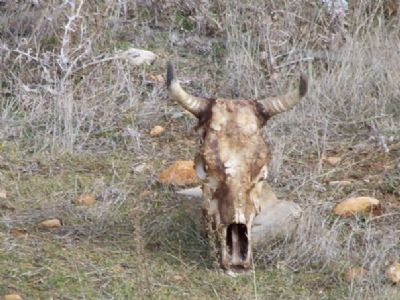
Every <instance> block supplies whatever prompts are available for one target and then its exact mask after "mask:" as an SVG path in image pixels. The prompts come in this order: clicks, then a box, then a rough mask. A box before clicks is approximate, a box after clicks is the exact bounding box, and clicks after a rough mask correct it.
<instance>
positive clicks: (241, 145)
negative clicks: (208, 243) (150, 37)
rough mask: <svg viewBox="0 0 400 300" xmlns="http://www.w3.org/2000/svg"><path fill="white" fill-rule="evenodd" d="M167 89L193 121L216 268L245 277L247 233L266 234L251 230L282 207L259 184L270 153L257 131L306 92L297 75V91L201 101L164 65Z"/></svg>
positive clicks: (263, 184) (248, 259)
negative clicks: (216, 243) (217, 252)
mask: <svg viewBox="0 0 400 300" xmlns="http://www.w3.org/2000/svg"><path fill="white" fill-rule="evenodd" d="M167 87H168V90H169V94H170V98H171V99H172V100H174V101H176V102H177V103H179V104H180V105H181V106H182V107H183V108H185V109H186V110H187V111H189V112H190V113H192V114H193V115H194V116H196V117H197V118H198V120H199V124H198V127H197V128H198V131H199V133H200V142H201V146H200V151H199V153H198V154H197V156H196V159H195V165H196V171H197V174H198V176H199V178H200V179H201V180H202V183H203V186H202V189H203V209H204V211H205V216H206V219H207V220H208V221H209V222H211V223H212V229H213V230H214V231H215V233H216V235H217V237H218V241H219V244H220V255H221V261H220V263H221V266H222V268H224V269H225V270H227V271H229V272H231V273H232V272H233V273H238V272H246V271H247V270H249V268H250V263H251V254H252V251H251V246H252V233H254V232H255V233H259V232H267V231H268V229H267V230H265V228H263V227H262V226H261V227H258V228H257V227H255V229H256V230H253V226H259V225H262V224H271V216H272V215H273V214H271V213H270V211H268V210H269V208H268V207H271V208H272V207H281V206H282V205H281V206H280V204H279V203H278V204H277V200H276V198H275V196H274V195H273V192H272V190H271V189H270V187H269V185H268V183H267V182H266V181H265V179H266V177H267V171H268V169H267V168H268V164H269V162H270V160H271V153H270V150H269V149H268V146H267V144H266V143H265V141H264V139H263V136H262V127H263V126H264V125H265V124H266V122H267V120H268V119H269V118H271V117H272V116H274V115H276V114H279V113H282V112H284V111H287V110H288V109H290V108H292V107H293V106H295V105H296V104H297V103H298V102H299V100H300V98H301V97H303V96H304V95H305V94H306V92H307V80H306V78H305V77H304V76H303V75H302V76H300V86H299V89H296V90H293V91H290V92H288V93H287V94H285V95H282V96H279V97H271V98H267V99H263V100H260V101H256V100H232V99H222V98H215V99H206V98H202V97H196V96H193V95H190V94H188V93H186V92H185V91H184V90H183V89H182V87H181V86H180V84H179V82H178V80H177V79H176V78H175V75H174V70H173V67H172V65H171V64H168V69H167ZM271 193H272V196H271ZM285 207H287V206H285ZM286 210H287V209H286V208H284V210H283V214H282V215H287V213H286V212H285V211H286ZM280 211H281V212H282V209H281V210H280ZM277 215H279V214H277ZM257 217H258V218H259V220H257ZM255 240H256V241H257V240H259V236H257V237H256V239H255Z"/></svg>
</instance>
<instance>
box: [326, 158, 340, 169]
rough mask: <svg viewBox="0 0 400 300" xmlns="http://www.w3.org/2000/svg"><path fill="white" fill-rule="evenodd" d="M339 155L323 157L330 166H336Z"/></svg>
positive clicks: (338, 161)
mask: <svg viewBox="0 0 400 300" xmlns="http://www.w3.org/2000/svg"><path fill="white" fill-rule="evenodd" d="M340 160H341V159H340V157H338V156H329V157H327V158H325V161H326V162H327V163H328V164H329V165H331V166H332V167H335V166H337V165H338V164H339V163H340Z"/></svg>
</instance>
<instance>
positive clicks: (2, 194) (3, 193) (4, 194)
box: [0, 188, 7, 199]
mask: <svg viewBox="0 0 400 300" xmlns="http://www.w3.org/2000/svg"><path fill="white" fill-rule="evenodd" d="M0 198H1V199H7V191H6V190H5V189H3V188H0Z"/></svg>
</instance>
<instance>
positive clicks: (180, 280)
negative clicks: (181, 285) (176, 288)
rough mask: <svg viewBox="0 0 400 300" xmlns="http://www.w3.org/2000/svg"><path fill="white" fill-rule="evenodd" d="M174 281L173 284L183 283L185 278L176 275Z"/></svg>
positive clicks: (173, 277)
mask: <svg viewBox="0 0 400 300" xmlns="http://www.w3.org/2000/svg"><path fill="white" fill-rule="evenodd" d="M172 281H173V282H182V281H183V277H182V276H181V275H174V276H172Z"/></svg>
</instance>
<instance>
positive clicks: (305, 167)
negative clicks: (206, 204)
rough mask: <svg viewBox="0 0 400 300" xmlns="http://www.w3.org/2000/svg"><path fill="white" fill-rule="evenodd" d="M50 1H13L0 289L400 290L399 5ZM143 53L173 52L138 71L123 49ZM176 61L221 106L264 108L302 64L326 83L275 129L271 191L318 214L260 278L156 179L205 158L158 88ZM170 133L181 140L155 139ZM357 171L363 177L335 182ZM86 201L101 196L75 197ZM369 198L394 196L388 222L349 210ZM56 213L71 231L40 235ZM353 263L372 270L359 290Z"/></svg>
mask: <svg viewBox="0 0 400 300" xmlns="http://www.w3.org/2000/svg"><path fill="white" fill-rule="evenodd" d="M0 2H1V1H0ZM39 2H40V3H41V5H40V6H37V5H36V4H34V3H35V2H34V1H32V2H24V3H17V2H14V1H6V5H5V6H0V12H1V13H0V37H1V39H0V40H1V41H0V84H1V89H0V151H1V152H0V188H5V189H6V190H7V191H8V192H9V195H8V197H7V199H1V198H0V295H3V294H6V293H11V292H16V293H19V294H21V295H23V296H24V298H25V299H47V298H51V297H53V298H57V299H78V298H79V299H134V298H144V299H148V298H154V299H164V298H165V299H170V298H171V299H176V298H178V299H187V298H189V299H266V298H271V299H272V298H276V299H398V298H399V296H400V292H399V288H398V286H393V285H391V284H390V283H388V282H387V280H386V279H385V274H384V271H385V269H386V267H387V265H388V264H389V263H390V262H392V261H394V260H396V259H397V260H398V259H400V246H399V243H398V236H399V234H400V233H399V229H398V224H399V222H400V161H399V157H400V147H398V146H396V143H397V145H398V143H399V142H400V134H399V132H400V122H399V120H400V105H399V104H400V102H399V98H400V92H399V89H398V82H400V71H399V70H398V68H397V66H398V65H400V61H399V60H400V58H399V55H398V53H399V46H398V45H400V43H399V42H400V41H399V37H398V36H399V34H398V28H397V27H396V25H397V24H396V22H397V20H396V19H388V18H387V17H385V16H384V14H383V13H384V12H385V11H384V9H382V6H381V5H382V3H384V1H382V2H381V1H374V2H373V3H374V4H371V3H372V2H371V3H369V1H364V2H362V4H361V5H360V6H358V7H356V8H354V9H353V10H352V11H349V12H348V15H347V16H346V19H345V20H344V22H340V20H338V19H337V18H334V16H332V14H330V12H329V9H328V8H327V7H326V6H324V5H322V4H321V3H320V2H319V1H307V3H306V4H300V2H296V1H285V0H283V1H258V0H248V1H201V3H200V2H197V1H177V0H176V1H175V0H171V1H162V2H159V1H128V0H126V1H106V2H103V1H79V0H76V1H59V0H53V1H39ZM129 47H136V48H143V49H147V50H152V51H154V52H155V53H156V54H157V55H158V59H157V60H156V62H155V63H154V64H153V65H151V66H139V67H137V66H132V65H131V64H130V63H129V61H128V60H125V59H122V58H121V57H119V56H118V53H119V52H118V51H120V50H124V49H127V48H129ZM170 59H172V60H173V61H174V62H175V64H176V65H177V69H178V70H179V77H180V78H181V79H182V82H183V83H184V85H185V87H186V88H187V89H188V90H189V91H192V92H194V93H198V94H203V95H207V96H211V95H216V94H217V95H220V96H226V97H245V98H250V97H256V98H261V97H263V96H266V95H269V94H271V93H279V92H281V91H284V90H285V89H286V88H287V87H288V86H289V85H290V83H291V82H293V81H295V80H296V78H297V76H298V74H299V72H300V71H302V72H304V73H306V74H307V75H308V77H309V79H310V89H309V94H308V96H307V97H306V99H305V101H303V102H302V103H301V104H300V105H299V106H298V107H297V108H296V109H295V110H293V111H290V112H288V113H286V114H284V115H282V116H279V117H277V118H276V119H273V120H271V121H270V122H269V123H268V125H267V127H266V129H265V133H266V139H268V141H270V142H271V144H272V146H273V150H274V151H273V152H274V161H273V163H272V166H271V168H272V172H271V174H270V181H271V182H272V184H273V186H274V188H275V190H276V192H277V193H278V195H279V196H280V197H281V198H288V199H293V200H295V201H298V202H299V203H300V204H301V206H302V207H303V209H304V211H305V213H304V217H303V220H302V222H301V225H300V228H299V230H298V232H297V234H296V235H295V237H294V238H293V239H292V240H289V241H282V242H277V243H276V244H273V245H268V246H267V247H266V248H265V249H263V251H258V252H257V254H256V258H255V268H254V273H253V274H252V276H248V277H241V278H237V279H232V278H228V277H226V276H224V275H222V274H219V273H218V272H217V271H216V270H214V269H213V261H212V259H211V257H210V256H209V251H208V244H207V240H206V239H205V236H204V235H203V233H202V232H201V229H200V225H199V223H200V220H199V219H198V218H197V216H198V215H199V213H198V203H194V202H189V201H188V200H186V199H183V198H179V197H177V196H176V194H175V193H174V191H173V190H172V189H170V188H167V187H162V186H160V185H158V184H157V180H156V177H157V174H158V172H159V171H160V170H161V169H162V168H163V167H165V166H166V165H167V164H168V162H170V161H172V160H175V159H190V158H192V157H193V156H194V152H195V150H196V134H195V133H194V132H193V131H192V127H193V125H194V123H195V121H194V120H193V119H191V118H190V117H188V116H187V115H186V114H184V113H181V110H180V109H179V108H178V107H176V106H175V105H173V104H171V103H169V102H168V100H167V95H166V93H165V90H164V87H163V86H162V84H160V83H157V82H153V81H152V80H151V76H150V75H159V74H164V72H165V63H166V61H167V60H170ZM156 124H160V125H162V126H164V127H165V128H166V129H167V130H166V132H165V134H164V135H162V136H161V137H159V138H151V137H150V136H149V130H150V129H151V128H152V127H153V126H154V125H156ZM327 156H340V157H341V158H342V160H341V162H340V164H339V165H338V166H335V167H331V166H328V165H327V164H326V163H325V162H324V158H325V157H327ZM343 179H346V180H347V179H351V180H352V181H353V184H352V185H351V186H347V187H335V186H331V185H329V182H330V181H332V180H343ZM82 193H92V194H94V195H96V197H97V199H98V201H97V203H96V204H95V205H94V206H91V207H79V206H76V205H74V204H72V201H73V200H74V199H75V198H76V197H77V196H79V195H81V194H82ZM357 195H360V196H366V195H368V196H375V197H377V198H378V199H380V200H381V201H382V204H383V207H384V210H385V211H384V215H382V216H380V217H375V218H374V219H372V220H370V219H368V218H361V217H360V218H346V219H339V218H337V217H335V216H333V215H332V213H331V211H332V208H333V207H334V205H335V204H336V203H337V202H338V201H340V200H341V199H344V198H346V197H350V196H357ZM50 217H58V218H61V219H62V221H63V226H62V227H61V228H59V229H55V230H52V231H44V230H41V229H38V228H37V223H38V222H40V221H41V220H43V219H46V218H50ZM16 228H17V229H20V230H22V233H23V234H16V233H15V232H16V231H15V229H16ZM25 231H26V232H25ZM353 266H362V267H364V268H366V269H367V270H369V274H368V276H367V277H366V278H364V279H363V280H362V281H360V282H353V283H348V282H346V281H345V280H344V279H343V273H344V272H345V271H346V270H348V269H349V268H351V267H353Z"/></svg>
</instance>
